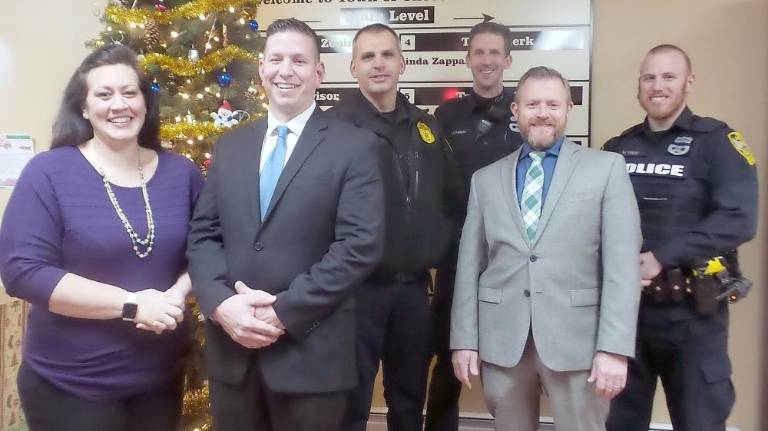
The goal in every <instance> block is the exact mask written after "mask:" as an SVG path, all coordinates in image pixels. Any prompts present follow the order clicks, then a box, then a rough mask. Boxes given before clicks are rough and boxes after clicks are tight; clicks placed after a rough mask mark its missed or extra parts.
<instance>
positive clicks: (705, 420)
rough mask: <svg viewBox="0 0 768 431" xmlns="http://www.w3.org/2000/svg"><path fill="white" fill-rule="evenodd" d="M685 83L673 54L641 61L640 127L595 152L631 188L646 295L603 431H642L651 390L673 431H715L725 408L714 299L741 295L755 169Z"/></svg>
mask: <svg viewBox="0 0 768 431" xmlns="http://www.w3.org/2000/svg"><path fill="white" fill-rule="evenodd" d="M693 80H694V77H693V75H692V73H691V63H690V59H689V58H688V56H687V55H686V54H685V52H684V51H683V50H682V49H680V48H679V47H676V46H673V45H659V46H657V47H655V48H653V49H651V51H650V52H649V53H648V55H647V56H646V57H645V59H644V61H643V64H642V66H641V70H640V78H639V82H638V100H639V102H640V105H641V106H642V107H643V109H644V110H645V111H646V113H647V117H646V120H645V122H643V123H641V124H638V125H636V126H634V127H632V128H630V129H629V130H627V131H625V132H624V133H622V134H621V136H618V137H616V138H613V139H611V140H610V141H608V143H606V144H605V147H604V149H605V150H608V151H615V152H617V153H621V154H623V155H624V157H625V159H626V162H627V170H628V172H629V173H630V177H631V179H632V183H633V185H634V188H635V193H636V195H637V202H638V204H639V206H640V216H641V222H642V232H643V238H644V243H643V250H642V253H641V256H640V270H641V275H642V278H643V285H644V286H645V287H643V295H642V300H641V305H640V316H639V319H638V332H637V337H638V339H637V345H638V347H637V356H636V359H635V360H634V361H631V362H630V367H629V375H628V382H627V387H626V389H625V390H624V392H622V393H621V394H620V395H619V396H618V397H616V398H615V399H614V400H613V402H612V404H611V411H610V416H609V418H608V422H607V429H608V431H634V430H638V431H639V430H644V431H646V430H648V426H649V422H650V417H651V408H652V403H653V396H654V392H655V389H656V381H657V378H661V383H662V385H663V388H664V391H665V394H666V398H667V405H668V406H669V413H670V416H671V418H672V425H673V427H674V429H675V430H676V431H716V430H717V431H723V430H724V429H725V421H726V419H727V418H728V415H729V414H730V411H731V407H732V406H733V403H734V389H733V385H732V383H731V380H730V375H731V364H730V360H729V358H728V304H727V302H728V301H727V296H729V295H727V294H726V295H720V294H721V293H723V290H727V288H728V287H729V286H737V287H738V286H743V285H744V283H745V280H744V279H743V278H740V272H739V270H738V262H737V260H736V255H735V249H736V248H737V247H738V246H739V245H741V244H743V243H744V242H746V241H749V240H750V239H752V237H753V236H754V235H755V231H756V223H757V210H758V205H757V175H756V168H755V159H754V156H753V155H752V153H751V152H750V150H749V148H748V147H747V146H746V145H745V144H744V141H743V139H742V137H741V134H740V133H738V132H735V131H734V130H732V129H731V128H729V127H728V126H727V125H726V124H725V123H723V122H721V121H718V120H715V119H713V118H706V117H699V116H696V115H693V114H692V113H691V111H690V110H689V109H688V107H687V106H686V103H685V100H686V96H687V95H688V93H689V91H690V89H691V86H692V84H693ZM717 257H725V258H724V259H713V258H717ZM723 266H724V267H725V268H726V269H725V270H724V269H723ZM734 283H736V284H734ZM738 283H741V284H738ZM718 295H720V296H723V297H724V298H723V299H722V300H717V299H716V297H717V296H718ZM736 296H738V295H736ZM736 296H734V298H735V297H736Z"/></svg>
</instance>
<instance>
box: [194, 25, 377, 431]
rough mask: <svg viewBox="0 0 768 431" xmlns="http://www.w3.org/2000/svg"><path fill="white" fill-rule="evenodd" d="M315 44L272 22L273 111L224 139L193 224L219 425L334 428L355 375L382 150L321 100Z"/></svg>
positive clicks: (267, 53) (291, 430) (264, 77)
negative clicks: (358, 307) (360, 290)
mask: <svg viewBox="0 0 768 431" xmlns="http://www.w3.org/2000/svg"><path fill="white" fill-rule="evenodd" d="M317 40H318V39H317V36H316V34H315V33H314V31H312V29H310V28H309V27H308V26H307V25H306V24H304V23H303V22H301V21H298V20H296V19H279V20H276V21H275V22H273V23H272V24H271V25H270V26H269V28H268V29H267V40H266V44H265V47H264V58H263V59H262V60H261V61H260V64H259V75H260V77H261V81H262V85H263V86H264V88H265V89H266V90H267V93H268V95H269V100H270V104H269V109H268V117H267V119H266V120H261V121H258V122H255V123H254V124H252V125H248V126H244V127H241V128H239V129H236V130H234V131H232V132H229V133H227V134H225V135H223V136H222V137H221V139H220V140H219V142H218V144H217V146H216V154H215V156H214V163H213V165H212V167H211V170H210V172H209V174H208V182H207V184H206V186H205V188H204V190H203V192H202V194H201V196H200V199H199V201H198V204H197V207H196V208H195V213H194V216H193V219H192V222H191V233H190V237H189V247H188V250H187V255H188V258H189V268H190V275H191V277H192V285H193V288H194V290H195V293H196V295H197V298H198V301H199V303H200V308H201V310H202V312H203V314H204V315H205V316H206V317H207V318H208V324H207V325H206V329H207V332H206V334H207V338H206V348H205V353H206V363H207V370H208V373H209V378H210V380H209V382H210V388H211V402H212V414H213V423H214V426H215V427H216V429H217V430H219V431H227V430H233V431H234V430H237V431H242V430H259V431H263V430H272V431H299V430H301V431H308V430H312V431H318V430H327V431H337V430H339V429H340V421H341V417H342V414H343V412H344V407H345V392H346V391H348V390H349V389H351V388H352V387H354V386H355V385H356V383H357V382H356V380H357V377H356V363H355V320H354V299H353V298H352V296H351V295H350V294H351V293H352V290H353V288H354V287H355V286H356V285H358V284H359V283H360V282H361V281H362V280H363V279H364V278H365V277H366V276H367V275H368V274H369V273H370V271H371V270H372V269H373V268H374V267H375V266H376V264H377V263H378V262H379V259H380V258H381V254H382V248H383V242H382V241H383V236H384V195H383V188H382V180H381V174H380V169H379V159H380V154H379V149H378V148H379V147H378V144H377V142H376V139H375V138H374V136H373V135H372V134H371V133H370V132H366V131H364V130H362V129H357V128H354V127H352V126H349V125H346V124H344V123H341V122H339V121H337V120H335V119H333V118H330V117H329V116H327V115H326V114H324V113H323V112H322V111H320V110H319V109H317V108H316V106H315V102H314V93H315V90H316V89H317V88H318V87H319V85H320V83H321V81H322V79H323V76H324V73H325V69H324V66H323V64H322V63H321V62H320V56H319V46H318V43H317Z"/></svg>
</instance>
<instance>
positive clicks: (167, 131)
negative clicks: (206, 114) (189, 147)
mask: <svg viewBox="0 0 768 431" xmlns="http://www.w3.org/2000/svg"><path fill="white" fill-rule="evenodd" d="M225 130H228V129H224V128H221V127H216V125H215V124H214V123H213V122H212V121H197V122H194V123H189V122H186V121H185V122H181V123H168V124H162V125H161V126H160V139H167V140H169V141H173V140H176V139H180V138H188V137H189V136H204V137H206V136H210V135H216V134H219V133H222V132H224V131H225Z"/></svg>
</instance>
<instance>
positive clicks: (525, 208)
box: [520, 151, 547, 241]
mask: <svg viewBox="0 0 768 431" xmlns="http://www.w3.org/2000/svg"><path fill="white" fill-rule="evenodd" d="M528 155H529V156H530V157H531V166H530V167H529V168H528V171H526V173H525V185H524V186H523V194H522V197H521V202H522V203H521V205H520V209H521V210H522V213H523V224H524V225H525V232H526V233H527V234H528V240H529V241H533V238H534V237H535V236H536V226H537V225H538V224H539V217H540V216H541V197H542V191H543V190H544V168H543V167H542V166H541V161H542V160H544V156H546V155H547V153H546V152H543V151H531V152H530V153H528Z"/></svg>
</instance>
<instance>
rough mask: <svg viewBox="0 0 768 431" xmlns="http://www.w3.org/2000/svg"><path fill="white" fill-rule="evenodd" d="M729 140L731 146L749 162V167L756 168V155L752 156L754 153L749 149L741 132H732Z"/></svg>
mask: <svg viewBox="0 0 768 431" xmlns="http://www.w3.org/2000/svg"><path fill="white" fill-rule="evenodd" d="M728 140H729V141H730V142H731V145H733V148H734V149H735V150H736V151H737V152H738V153H739V154H741V157H744V160H746V161H747V163H748V164H749V166H754V165H755V163H756V161H755V155H754V154H752V151H751V150H750V149H749V147H748V146H747V144H746V143H745V142H744V137H743V136H742V135H741V133H739V132H731V133H729V134H728Z"/></svg>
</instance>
